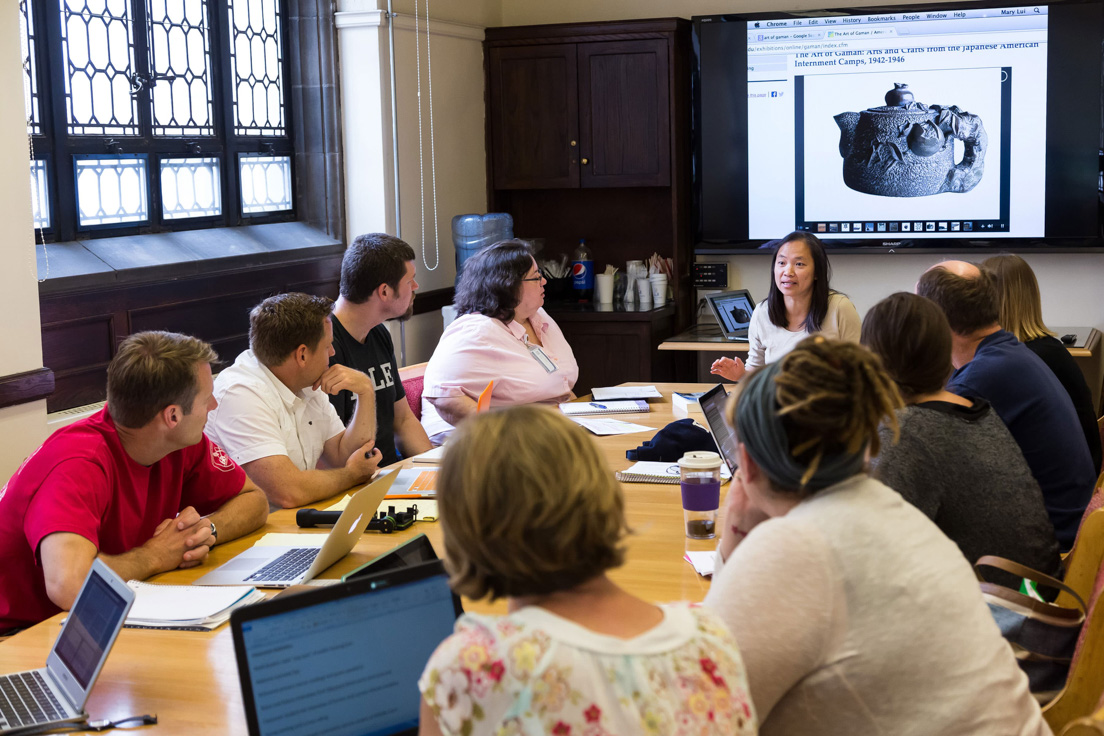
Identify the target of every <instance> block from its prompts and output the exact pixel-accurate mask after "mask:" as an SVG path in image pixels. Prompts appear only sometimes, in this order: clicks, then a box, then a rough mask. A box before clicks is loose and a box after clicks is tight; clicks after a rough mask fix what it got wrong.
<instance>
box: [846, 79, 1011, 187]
mask: <svg viewBox="0 0 1104 736" xmlns="http://www.w3.org/2000/svg"><path fill="white" fill-rule="evenodd" d="M885 101H886V104H885V106H884V107H872V108H870V109H868V110H863V111H862V112H841V113H840V114H839V115H836V116H835V117H834V120H835V121H836V123H837V124H838V125H839V127H840V143H839V151H840V155H841V156H843V183H844V184H846V185H847V186H848V187H850V188H851V189H854V190H855V191H857V192H865V193H867V194H877V195H880V196H883V197H926V196H928V195H931V194H942V193H943V192H958V193H963V192H968V191H970V190H971V189H973V188H974V187H976V186H977V184H978V182H979V181H981V177H982V175H983V174H984V173H985V149H986V148H988V146H989V137H988V136H987V135H986V134H985V126H983V125H982V124H981V118H979V117H978V116H977V115H971V114H970V113H968V112H965V111H963V110H960V109H959V108H958V106H957V105H951V106H950V107H943V106H941V105H925V104H924V103H922V102H916V100H915V99H913V94H912V92H911V91H910V90H909V88H908V85H907V84H894V85H893V89H892V90H890V91H889V92H887V93H886V96H885ZM955 140H960V141H962V143H963V145H964V146H965V148H964V151H963V155H962V162H961V163H959V164H957V165H956V164H955V162H954V161H955V154H954V148H955V147H954V142H955Z"/></svg>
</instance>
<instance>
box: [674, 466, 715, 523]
mask: <svg viewBox="0 0 1104 736" xmlns="http://www.w3.org/2000/svg"><path fill="white" fill-rule="evenodd" d="M679 474H680V481H679V485H680V487H681V488H682V515H683V519H684V521H685V522H686V536H688V537H690V539H712V538H713V537H715V536H716V535H717V534H716V529H717V509H718V507H720V505H721V456H720V455H718V454H717V453H715V452H688V453H686V454H685V455H683V456H682V458H681V459H680V460H679Z"/></svg>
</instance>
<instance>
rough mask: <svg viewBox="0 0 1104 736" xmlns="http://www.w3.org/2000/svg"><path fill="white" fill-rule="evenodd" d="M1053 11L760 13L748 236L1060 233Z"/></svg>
mask: <svg viewBox="0 0 1104 736" xmlns="http://www.w3.org/2000/svg"><path fill="white" fill-rule="evenodd" d="M1047 20H1048V8H1047V6H1045V5H1039V6H1028V7H1016V8H990V9H972V10H966V9H964V10H943V11H930V12H929V11H917V12H900V13H893V14H888V15H842V16H831V17H820V18H800V19H786V20H765V21H749V22H748V24H747V66H748V72H747V74H748V86H747V89H748V102H747V109H748V113H747V118H748V187H749V207H748V236H749V237H750V238H753V239H754V238H762V239H769V238H774V237H778V233H783V232H787V231H789V230H793V229H803V230H808V231H811V232H814V233H816V234H817V235H822V236H827V237H832V236H833V235H836V236H837V237H850V238H867V237H868V238H878V239H882V240H884V239H886V238H887V237H892V236H893V234H894V233H900V234H901V235H902V237H908V238H911V239H917V238H925V237H930V238H940V237H942V238H946V237H947V236H948V234H951V235H953V234H955V233H961V234H963V235H966V234H968V233H971V232H976V233H982V234H984V235H985V237H1035V236H1042V235H1044V214H1045V213H1044V205H1045V179H1046V160H1045V154H1046V146H1045V145H1041V142H1043V141H1045V140H1046V132H1047V131H1046V101H1047V83H1046V80H1047Z"/></svg>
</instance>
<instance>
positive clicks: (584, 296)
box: [571, 238, 594, 302]
mask: <svg viewBox="0 0 1104 736" xmlns="http://www.w3.org/2000/svg"><path fill="white" fill-rule="evenodd" d="M571 285H572V287H574V289H575V298H576V299H577V300H578V301H580V302H589V301H591V300H593V299H594V258H593V257H591V255H590V249H588V248H587V247H586V241H585V240H583V239H582V238H579V247H578V248H576V249H575V252H574V253H573V254H572V256H571Z"/></svg>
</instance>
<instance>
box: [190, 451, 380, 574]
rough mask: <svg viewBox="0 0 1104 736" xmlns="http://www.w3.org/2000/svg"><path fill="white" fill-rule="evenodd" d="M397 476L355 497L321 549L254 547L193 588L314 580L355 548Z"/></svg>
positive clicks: (367, 488) (217, 568)
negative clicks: (198, 586) (199, 586)
mask: <svg viewBox="0 0 1104 736" xmlns="http://www.w3.org/2000/svg"><path fill="white" fill-rule="evenodd" d="M397 476H398V473H388V474H386V475H383V476H381V477H380V478H379V479H378V480H374V481H372V482H371V483H369V484H368V485H366V486H364V487H363V488H361V489H360V490H359V491H357V492H356V493H355V494H353V497H352V498H350V499H349V504H348V505H347V506H346V507H345V510H344V511H342V512H341V517H340V518H339V519H338V520H337V523H336V524H334V526H333V529H332V530H330V533H329V535H328V536H327V537H326V541H325V542H324V543H323V544H322V546H321V547H313V546H312V547H285V546H271V547H258V546H256V545H254V546H253V547H250V548H249V549H247V550H246V551H244V552H242V553H241V554H240V555H238V556H237V557H234V558H233V559H232V560H230V561H229V562H227V563H225V564H223V565H220V566H219V567H216V568H215V569H214V570H212V571H211V572H209V573H207V574H206V575H204V576H203V577H201V578H200V579H199V580H197V581H195V582H194V583H192V584H193V585H255V586H258V587H261V588H287V587H289V586H292V585H299V584H301V583H305V582H307V581H309V580H312V579H313V578H314V576H315V575H317V574H318V573H320V572H322V571H323V570H325V569H326V568H327V567H329V566H330V565H332V564H334V563H335V562H337V561H338V560H340V559H341V558H342V557H344V556H345V555H347V554H349V552H350V551H351V550H352V549H353V547H354V546H356V543H357V540H359V539H360V535H361V534H363V533H364V530H365V529H366V528H367V527H368V522H369V521H370V520H371V519H372V517H373V516H374V515H375V513H376V509H377V508H379V505H380V504H381V503H382V502H383V497H384V496H386V495H387V491H388V490H389V489H390V488H391V484H392V483H394V482H395V478H396V477H397Z"/></svg>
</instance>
